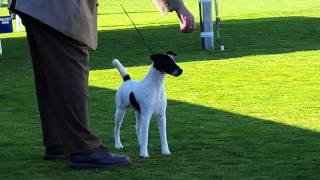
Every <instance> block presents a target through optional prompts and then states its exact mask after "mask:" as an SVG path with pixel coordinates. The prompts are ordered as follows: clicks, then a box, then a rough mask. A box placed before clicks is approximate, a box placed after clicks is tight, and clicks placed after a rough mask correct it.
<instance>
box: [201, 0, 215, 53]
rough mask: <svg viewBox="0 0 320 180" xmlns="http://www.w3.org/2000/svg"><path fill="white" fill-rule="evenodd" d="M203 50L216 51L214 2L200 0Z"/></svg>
mask: <svg viewBox="0 0 320 180" xmlns="http://www.w3.org/2000/svg"><path fill="white" fill-rule="evenodd" d="M199 10H200V26H201V34H200V36H201V39H202V49H204V50H213V49H214V33H213V23H212V0H199Z"/></svg>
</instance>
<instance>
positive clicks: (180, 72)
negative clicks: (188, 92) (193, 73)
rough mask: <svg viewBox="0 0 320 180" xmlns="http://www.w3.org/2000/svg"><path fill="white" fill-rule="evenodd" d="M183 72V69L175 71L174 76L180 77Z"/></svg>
mask: <svg viewBox="0 0 320 180" xmlns="http://www.w3.org/2000/svg"><path fill="white" fill-rule="evenodd" d="M182 72H183V70H182V69H181V68H178V69H177V70H175V73H174V76H175V77H178V76H180V75H181V74H182Z"/></svg>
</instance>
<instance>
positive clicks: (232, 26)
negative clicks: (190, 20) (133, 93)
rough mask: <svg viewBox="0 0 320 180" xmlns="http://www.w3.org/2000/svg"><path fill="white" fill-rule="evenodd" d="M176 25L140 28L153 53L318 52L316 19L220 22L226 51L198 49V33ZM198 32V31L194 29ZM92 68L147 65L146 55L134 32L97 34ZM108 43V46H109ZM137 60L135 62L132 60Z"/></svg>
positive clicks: (193, 56)
mask: <svg viewBox="0 0 320 180" xmlns="http://www.w3.org/2000/svg"><path fill="white" fill-rule="evenodd" d="M178 27H179V26H178V25H166V26H156V27H145V28H140V31H141V33H142V34H143V35H144V37H145V39H147V43H148V45H149V46H150V47H151V48H152V49H153V50H154V51H155V52H165V51H167V50H172V51H175V52H176V53H177V54H178V57H177V59H178V61H180V62H181V61H199V60H219V59H226V58H235V57H242V56H250V55H268V54H282V53H288V52H296V51H309V50H318V49H320V43H319V42H320V36H319V34H318V32H320V18H312V17H281V18H264V19H249V20H228V21H224V22H223V25H222V29H221V36H222V41H223V44H224V45H225V48H226V50H225V51H224V52H218V51H214V52H206V51H202V50H201V43H200V37H199V33H198V32H197V33H191V34H182V33H180V32H178ZM198 29H199V28H198ZM99 40H100V42H99V49H98V51H95V52H93V54H94V55H95V56H96V57H97V58H96V59H93V60H92V61H95V62H94V63H93V66H92V68H93V69H105V68H112V67H111V63H110V61H111V59H112V58H114V57H116V58H119V59H121V60H122V61H123V62H124V63H125V64H126V65H134V66H137V65H140V64H149V60H148V57H149V55H150V52H148V50H147V48H145V47H144V46H143V43H142V41H141V40H140V38H139V37H138V35H137V33H136V32H135V30H134V29H125V30H115V31H100V32H99ZM109 42H112V43H109ZM136 59H138V60H136Z"/></svg>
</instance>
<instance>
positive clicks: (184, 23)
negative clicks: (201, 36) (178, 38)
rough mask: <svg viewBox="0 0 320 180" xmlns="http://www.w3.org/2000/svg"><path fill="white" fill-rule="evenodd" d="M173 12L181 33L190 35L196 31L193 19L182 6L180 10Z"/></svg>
mask: <svg viewBox="0 0 320 180" xmlns="http://www.w3.org/2000/svg"><path fill="white" fill-rule="evenodd" d="M175 11H176V13H177V16H178V17H179V19H180V31H181V32H183V33H190V32H193V31H195V30H196V25H195V23H194V17H193V15H192V14H191V13H190V11H189V10H188V9H187V8H186V7H185V6H184V5H182V6H181V7H180V8H178V9H176V10H175Z"/></svg>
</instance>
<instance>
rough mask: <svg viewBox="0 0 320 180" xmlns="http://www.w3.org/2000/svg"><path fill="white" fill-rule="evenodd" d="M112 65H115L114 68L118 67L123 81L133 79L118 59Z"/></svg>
mask: <svg viewBox="0 0 320 180" xmlns="http://www.w3.org/2000/svg"><path fill="white" fill-rule="evenodd" d="M112 64H113V65H114V67H116V68H117V69H118V71H119V73H120V75H121V77H122V79H123V81H127V80H130V79H131V77H130V76H129V74H128V73H127V71H126V69H125V68H124V67H123V65H122V64H121V63H120V61H119V60H118V59H114V60H113V61H112Z"/></svg>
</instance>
